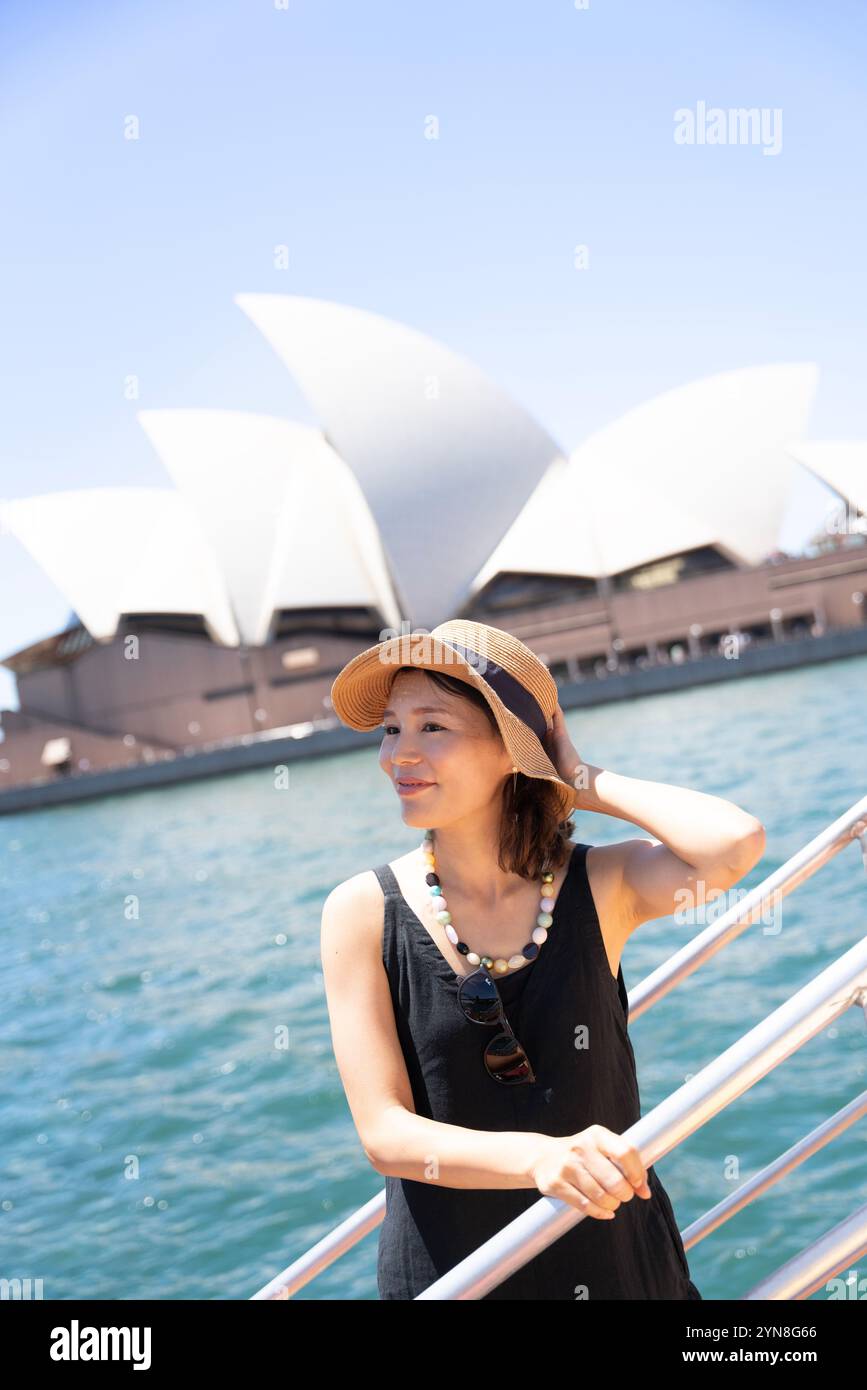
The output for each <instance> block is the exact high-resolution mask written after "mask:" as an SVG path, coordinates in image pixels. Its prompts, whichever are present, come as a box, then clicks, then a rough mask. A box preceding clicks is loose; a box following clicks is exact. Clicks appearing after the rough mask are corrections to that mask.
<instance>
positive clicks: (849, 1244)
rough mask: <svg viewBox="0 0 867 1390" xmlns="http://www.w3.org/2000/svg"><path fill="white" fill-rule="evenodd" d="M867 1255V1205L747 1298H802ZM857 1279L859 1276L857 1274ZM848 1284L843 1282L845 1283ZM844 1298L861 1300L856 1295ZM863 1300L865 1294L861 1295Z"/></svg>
mask: <svg viewBox="0 0 867 1390" xmlns="http://www.w3.org/2000/svg"><path fill="white" fill-rule="evenodd" d="M865 1255H867V1206H863V1207H859V1208H858V1210H857V1211H853V1212H852V1215H851V1216H847V1217H846V1219H845V1221H841V1222H840V1224H839V1225H838V1226H834V1227H832V1229H831V1230H830V1231H826V1232H825V1234H824V1235H823V1236H820V1237H819V1239H818V1240H816V1241H814V1242H813V1244H812V1245H808V1246H807V1248H806V1250H800V1251H799V1252H798V1254H797V1255H793V1256H792V1258H791V1259H790V1260H787V1261H786V1263H785V1264H784V1265H781V1266H780V1268H779V1269H778V1270H776V1271H775V1272H774V1273H773V1274H769V1275H768V1277H767V1279H762V1280H761V1281H760V1282H759V1283H758V1284H754V1285H753V1287H752V1288H751V1289H750V1291H749V1293H746V1294H744V1295H743V1297H744V1298H745V1299H755V1298H776V1299H803V1298H809V1297H810V1294H811V1293H816V1291H817V1290H818V1289H821V1288H823V1287H824V1286H825V1285H827V1283H828V1281H829V1280H830V1279H833V1278H834V1277H835V1275H837V1274H839V1273H840V1271H841V1270H843V1269H848V1268H849V1267H850V1266H851V1265H852V1264H854V1262H855V1260H860V1259H862V1258H863V1257H864V1256H865ZM856 1278H857V1275H856ZM845 1282H846V1281H844V1283H845ZM840 1296H841V1297H846V1298H858V1297H859V1294H858V1289H857V1287H856V1289H855V1292H854V1293H847V1294H843V1292H842V1290H841V1295H840ZM860 1297H863V1294H862V1295H860Z"/></svg>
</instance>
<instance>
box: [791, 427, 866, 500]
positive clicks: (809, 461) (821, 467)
mask: <svg viewBox="0 0 867 1390" xmlns="http://www.w3.org/2000/svg"><path fill="white" fill-rule="evenodd" d="M790 452H791V454H792V457H793V458H796V459H797V460H798V462H799V463H802V464H804V466H805V467H806V468H809V470H810V472H811V473H815V475H816V477H817V478H819V479H821V481H822V482H823V483H827V484H828V486H829V487H832V488H833V489H834V491H835V492H839V494H840V496H841V497H844V498H845V499H846V501H847V502H851V504H852V506H853V507H855V508H856V509H857V511H859V512H863V513H864V514H865V516H867V443H864V442H858V441H854V442H852V441H849V440H842V439H841V440H828V441H825V442H823V441H819V440H817V441H815V442H813V441H810V440H808V441H807V442H805V443H802V442H799V443H796V444H792V445H791V446H790Z"/></svg>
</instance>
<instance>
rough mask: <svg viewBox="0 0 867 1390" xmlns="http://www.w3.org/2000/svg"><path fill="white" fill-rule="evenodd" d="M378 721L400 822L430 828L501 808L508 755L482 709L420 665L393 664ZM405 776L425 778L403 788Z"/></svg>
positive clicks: (381, 754) (383, 765)
mask: <svg viewBox="0 0 867 1390" xmlns="http://www.w3.org/2000/svg"><path fill="white" fill-rule="evenodd" d="M382 724H383V739H382V746H381V748H380V751H379V763H380V767H381V768H382V770H383V772H384V773H385V775H386V776H387V777H388V779H389V781H390V782H391V783H392V785H393V786H394V789H395V795H396V796H397V797H398V800H399V802H400V807H401V814H402V816H403V819H404V823H405V824H406V825H412V826H420V827H423V828H425V829H430V830H435V829H436V828H437V827H438V826H445V825H451V824H453V823H455V822H457V821H460V820H463V819H464V818H465V817H467V816H473V815H474V814H477V813H478V812H479V811H482V810H487V809H489V808H490V809H496V811H497V813H499V805H500V794H501V791H502V786H503V781H504V779H505V778H506V777H507V776H508V775H509V774H510V773H511V771H512V761H511V758H510V757H509V754H508V752H507V750H506V746H505V744H504V743H503V740H502V738H501V737H500V735H499V733H497V732H495V731H494V729H493V728H492V727H491V724H490V721H489V720H488V717H487V715H486V714H485V712H484V710H481V709H478V708H477V707H476V706H475V705H474V704H472V703H471V702H470V701H469V700H462V699H461V698H460V697H459V696H457V695H451V694H447V693H446V692H445V691H444V690H441V689H440V687H439V686H438V685H437V684H436V683H435V682H434V681H432V680H430V678H429V677H428V676H427V675H425V673H424V671H421V670H419V671H399V672H398V674H397V675H396V676H395V678H394V681H393V683H392V687H391V693H390V695H389V698H388V705H387V708H386V712H385V714H384V715H383V720H382ZM403 779H406V780H408V781H416V782H422V783H425V784H426V785H424V786H422V787H419V788H418V790H416V791H411V790H410V789H409V788H405V789H403V788H401V787H400V786H399V785H398V784H399V782H400V781H401V780H403Z"/></svg>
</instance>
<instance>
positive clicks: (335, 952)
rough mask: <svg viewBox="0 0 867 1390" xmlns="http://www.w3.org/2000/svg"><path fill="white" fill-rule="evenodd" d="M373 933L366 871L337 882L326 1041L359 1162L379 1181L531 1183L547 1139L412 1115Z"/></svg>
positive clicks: (372, 885) (329, 909)
mask: <svg viewBox="0 0 867 1390" xmlns="http://www.w3.org/2000/svg"><path fill="white" fill-rule="evenodd" d="M382 930H383V896H382V890H381V888H380V887H379V883H378V881H377V878H376V875H375V874H374V873H373V872H372V871H370V870H367V871H365V872H364V873H361V874H356V875H355V877H354V878H350V879H347V880H346V881H345V882H343V883H340V884H338V886H337V887H336V888H335V889H334V890H333V891H332V892H331V893H330V894H329V895H328V897H327V899H326V900H325V904H324V907H323V909H322V931H321V959H322V970H323V974H324V976H325V993H326V999H327V1003H328V1014H329V1019H330V1022H331V1039H332V1045H333V1048H334V1056H335V1060H336V1062H337V1069H338V1071H339V1073H340V1079H341V1081H342V1082H343V1088H344V1090H345V1092H346V1098H347V1101H348V1104H349V1109H350V1111H351V1113H352V1118H353V1121H354V1123H355V1128H356V1130H357V1131H358V1136H359V1139H360V1140H361V1143H362V1146H363V1148H364V1152H365V1154H366V1156H367V1159H368V1161H369V1162H370V1163H371V1164H372V1165H373V1167H374V1168H375V1169H376V1171H377V1172H378V1173H382V1174H383V1176H386V1177H393V1178H411V1179H414V1180H415V1181H417V1182H438V1183H440V1184H441V1186H443V1187H481V1188H512V1187H535V1186H536V1182H535V1180H534V1177H533V1170H534V1168H535V1165H536V1164H537V1163H538V1161H539V1160H540V1159H541V1158H542V1156H543V1155H544V1154H545V1153H546V1152H547V1151H548V1150H549V1148H550V1145H551V1142H552V1141H551V1137H550V1136H549V1135H545V1134H536V1133H533V1132H530V1133H524V1132H521V1131H505V1132H501V1131H490V1130H478V1129H465V1128H462V1127H461V1126H459V1125H450V1124H443V1123H441V1122H440V1121H438V1120H430V1119H428V1118H427V1117H426V1116H423V1115H417V1114H416V1113H415V1106H414V1103H413V1098H412V1090H411V1087H410V1083H409V1077H408V1075H407V1070H406V1064H405V1062H404V1059H403V1052H402V1050H401V1046H400V1040H399V1038H398V1035H397V1027H396V1024H395V1020H394V1010H393V1007H392V1001H391V993H390V990H389V986H388V977H387V975H386V972H385V966H384V965H383V961H382ZM492 1084H493V1083H492Z"/></svg>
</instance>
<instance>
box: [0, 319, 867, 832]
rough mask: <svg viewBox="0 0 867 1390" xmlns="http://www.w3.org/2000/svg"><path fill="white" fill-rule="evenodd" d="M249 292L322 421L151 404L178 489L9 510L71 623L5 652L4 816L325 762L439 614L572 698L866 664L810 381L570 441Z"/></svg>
mask: <svg viewBox="0 0 867 1390" xmlns="http://www.w3.org/2000/svg"><path fill="white" fill-rule="evenodd" d="M236 302H237V304H238V305H239V306H240V308H241V309H242V310H243V311H244V312H245V313H246V314H247V315H249V317H250V318H251V319H252V321H253V323H254V324H255V325H256V326H257V327H258V328H259V329H260V331H261V332H262V333H263V334H264V336H265V338H266V339H267V340H268V342H269V343H270V344H271V346H272V347H273V349H274V350H275V351H276V353H277V354H278V356H279V357H280V358H281V359H282V361H283V363H284V365H285V366H286V367H287V368H288V370H289V372H290V373H292V375H293V376H294V378H295V379H296V381H297V382H298V384H299V386H300V388H301V390H302V391H303V392H304V394H305V396H306V397H307V399H308V401H309V402H310V405H311V407H312V411H313V415H314V418H315V419H316V420H317V422H318V425H317V427H316V428H313V427H310V426H307V425H302V424H298V423H293V422H292V421H291V420H288V419H280V418H272V417H267V416H263V415H257V414H247V413H244V412H240V411H234V410H145V411H142V412H140V413H139V416H138V419H139V422H140V424H141V426H142V428H143V429H144V430H145V432H146V434H147V436H148V438H149V440H150V441H151V443H152V444H153V447H154V449H155V450H156V453H157V454H158V456H159V458H160V460H161V462H162V464H163V465H164V467H165V470H166V475H167V480H166V485H165V486H163V487H153V488H142V487H113V488H89V489H82V490H78V491H69V492H62V493H54V494H48V495H41V496H33V497H27V498H23V499H19V500H15V501H13V502H9V503H7V504H6V506H5V507H4V509H3V511H4V520H5V529H6V531H7V533H9V534H11V535H12V536H14V537H15V538H17V540H18V541H19V542H20V543H21V544H22V545H23V546H25V547H26V549H27V550H28V551H29V553H30V554H31V556H32V557H33V558H34V559H35V561H36V562H37V563H38V565H39V566H40V567H41V568H42V569H43V570H44V572H45V573H46V574H47V575H48V576H49V577H50V579H51V580H52V581H53V583H54V584H55V585H56V586H57V588H58V589H59V590H60V591H61V592H62V594H63V595H64V596H65V599H66V600H67V602H68V604H69V607H70V609H71V613H72V616H71V619H70V622H69V624H68V625H67V627H66V628H65V629H64V630H63V631H61V632H57V633H54V634H51V635H49V636H47V637H45V638H43V639H42V640H40V641H37V642H35V643H33V644H32V645H30V646H28V647H27V648H26V649H24V650H23V651H18V652H15V653H14V654H10V655H7V656H6V657H5V659H4V664H5V666H6V667H7V668H9V669H10V670H12V671H13V672H14V673H15V677H16V680H17V687H18V696H19V701H20V708H19V709H17V710H4V711H2V716H0V717H2V727H3V733H4V740H3V743H2V744H0V808H2V805H3V803H4V798H5V800H6V802H7V803H8V805H10V806H14V805H17V804H19V803H20V798H16V797H14V796H10V793H13V792H15V791H16V790H17V791H18V792H21V791H23V790H24V789H27V788H30V789H32V790H34V791H35V790H37V789H38V788H40V787H42V788H45V787H48V786H51V785H54V786H55V787H56V784H57V783H58V782H64V783H65V784H66V785H67V786H69V785H71V784H77V785H78V786H79V787H80V786H82V785H83V784H84V783H86V782H87V781H88V780H89V779H93V778H97V780H99V774H102V773H106V772H107V771H108V770H109V769H112V770H114V772H115V773H118V774H120V773H124V772H126V774H127V775H128V774H129V772H130V769H133V768H142V767H144V766H145V765H148V766H151V767H153V766H154V765H156V764H165V765H166V766H168V765H169V764H174V765H175V766H176V767H178V768H181V769H183V770H184V771H185V772H186V775H191V776H192V775H201V774H197V773H196V772H195V771H194V769H195V767H196V766H197V765H198V763H199V762H201V761H202V760H204V759H205V758H206V755H208V754H209V753H213V751H214V750H217V749H219V750H222V752H223V753H224V754H225V753H227V752H231V750H232V749H235V748H237V749H242V748H246V749H249V748H250V747H251V746H253V745H256V744H261V743H262V742H265V743H267V742H268V741H269V740H270V743H271V750H270V751H269V753H268V756H269V757H270V756H271V753H272V752H273V750H274V749H276V748H277V746H278V742H276V741H277V740H279V739H280V738H283V739H285V740H291V741H292V742H293V743H294V744H295V745H296V747H297V749H298V751H299V753H300V752H302V751H303V749H304V747H305V746H306V747H307V750H308V751H309V752H314V751H316V749H317V747H321V746H322V740H323V739H324V738H326V735H327V733H328V731H329V730H333V729H334V728H335V725H336V722H337V721H336V720H335V718H334V716H333V713H332V712H331V710H330V705H329V690H330V687H331V683H332V681H333V679H334V676H335V674H336V673H337V671H338V670H339V669H340V667H341V666H343V664H344V663H345V662H346V661H347V660H348V659H349V658H350V657H351V656H353V655H354V654H355V653H356V652H357V651H360V650H361V649H362V648H364V647H367V646H370V645H371V644H373V643H374V642H377V641H379V640H381V638H382V637H383V636H384V635H387V630H389V629H392V630H395V631H400V630H404V631H409V630H412V629H415V628H424V629H429V628H432V627H433V626H435V624H436V623H438V622H440V621H442V620H443V619H444V618H446V617H456V616H465V617H471V618H478V619H480V620H482V621H485V622H490V623H493V624H494V625H496V626H498V627H505V628H508V629H509V630H510V631H512V632H514V633H515V634H516V635H517V636H519V637H520V638H521V639H522V640H523V641H525V642H526V643H527V644H528V645H529V646H531V647H532V648H533V649H534V650H535V651H536V652H537V653H538V654H539V655H540V656H541V657H542V658H543V660H544V661H545V662H546V663H547V664H548V665H549V667H550V669H551V671H552V673H553V674H554V676H555V677H556V679H557V681H558V683H560V684H561V686H562V688H563V691H564V698H563V700H562V703H563V705H564V707H565V708H568V707H569V706H570V705H571V704H575V703H592V702H598V701H600V700H604V699H607V698H612V697H613V696H615V695H616V696H617V697H622V696H623V695H624V694H630V693H633V694H634V693H641V691H642V690H645V689H653V688H660V689H661V688H671V686H672V685H673V684H676V683H677V682H678V681H681V682H684V681H688V680H690V679H702V680H705V679H722V678H725V677H727V676H729V675H731V674H732V673H733V671H734V670H737V671H738V673H740V672H746V671H748V670H753V669H755V670H758V669H763V668H762V665H761V659H760V658H761V653H765V654H766V655H765V658H764V659H765V661H766V663H769V664H766V666H765V668H764V669H778V668H779V666H780V665H781V664H786V662H788V663H789V664H799V663H801V662H803V661H810V660H820V659H827V658H828V657H830V656H833V655H839V654H843V655H845V654H847V653H854V652H857V651H862V652H863V651H865V650H867V604H865V593H867V522H865V520H864V517H865V513H867V446H865V445H863V444H860V443H841V442H839V443H822V442H814V441H810V440H809V439H808V437H807V436H808V425H809V413H810V407H811V402H812V398H813V395H814V392H815V389H816V382H817V371H816V369H815V367H814V366H812V365H811V364H794V365H791V364H783V365H773V366H763V367H757V368H748V369H744V370H736V371H729V372H724V373H721V374H719V375H716V376H712V377H708V378H706V379H703V380H698V381H695V382H691V383H689V384H686V385H684V386H681V387H679V388H678V389H675V390H672V391H668V392H665V393H664V394H662V395H660V396H657V397H655V398H654V399H652V400H649V401H647V402H644V403H642V404H638V405H636V407H635V408H634V409H632V410H630V411H629V412H628V413H627V414H626V415H624V416H623V417H622V418H620V419H618V420H616V421H614V422H613V423H612V424H610V425H608V426H607V427H605V428H604V429H601V430H599V431H598V432H597V433H595V434H593V435H592V436H590V437H589V438H587V439H585V440H584V441H583V442H582V443H580V444H579V445H578V447H577V448H575V449H574V451H572V452H565V451H564V450H563V449H562V448H561V447H560V445H559V444H558V443H557V442H556V441H555V440H554V439H552V438H551V436H550V435H549V434H548V433H547V432H546V430H545V429H544V428H543V427H542V426H541V425H540V424H538V423H537V422H536V421H535V420H534V419H532V418H531V417H530V415H529V414H528V413H527V412H526V411H525V410H524V409H523V408H522V407H521V406H520V405H519V404H518V403H517V402H516V401H515V400H513V399H511V398H510V397H509V396H508V395H507V394H506V393H504V392H503V391H502V390H501V389H499V388H498V387H497V386H496V385H495V384H494V383H493V382H491V381H490V380H489V379H488V378H487V377H486V376H485V375H484V374H483V373H482V372H481V371H480V370H479V369H478V368H477V367H476V366H474V365H473V364H472V363H471V362H469V361H467V360H466V359H464V358H462V357H461V356H459V355H457V354H456V353H454V352H452V351H451V350H449V349H448V348H446V347H444V346H443V345H442V344H440V343H438V342H435V341H433V340H432V339H430V338H428V337H426V336H424V335H423V334H421V333H418V332H416V331H414V330H413V329H411V328H408V327H406V326H405V325H403V324H399V323H395V322H393V321H390V320H387V319H385V318H382V317H380V316H378V315H375V314H372V313H368V312H363V311H361V310H358V309H355V308H352V307H349V306H346V305H342V304H337V303H330V302H325V301H319V300H313V299H305V298H297V297H293V296H287V295H279V294H242V295H239V296H237V298H236ZM804 470H807V471H808V472H809V473H810V474H812V475H813V476H814V477H815V478H818V479H819V480H820V481H821V482H823V483H824V484H825V485H826V486H827V487H828V488H830V489H831V490H832V492H833V495H834V497H835V498H836V499H838V503H837V504H836V509H835V511H834V513H833V515H832V516H830V518H829V521H828V524H827V525H826V526H825V528H824V535H823V536H821V537H820V538H819V540H818V542H817V544H816V545H814V546H812V547H810V550H809V553H805V554H801V555H798V556H788V555H785V554H783V553H781V552H780V551H779V550H778V549H777V542H778V535H779V531H780V525H781V521H782V519H783V517H784V515H785V513H786V508H787V506H788V505H789V500H790V498H791V496H792V490H793V488H794V486H795V484H796V481H797V477H798V474H799V472H803V471H804ZM835 644H836V645H835ZM732 656H734V657H735V658H736V659H735V660H732V659H731V658H732ZM747 656H749V657H750V660H747V659H746V657H747ZM654 680H656V684H655V685H654V683H653V682H654ZM347 732H348V731H347ZM353 737H354V738H355V739H359V738H360V737H361V736H359V735H353ZM326 742H327V739H326ZM264 760H265V759H264V758H263V759H261V760H260V761H264ZM227 765H230V764H226V763H223V764H222V766H227ZM179 775H180V774H179ZM51 799H57V798H55V797H52V798H51ZM34 804H35V803H34Z"/></svg>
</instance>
